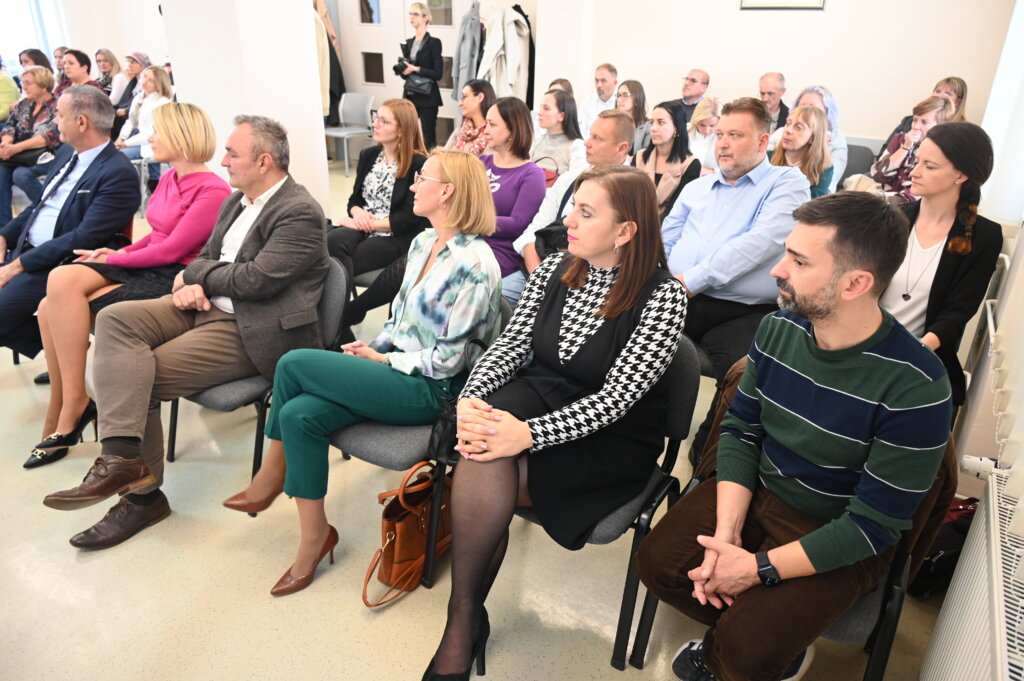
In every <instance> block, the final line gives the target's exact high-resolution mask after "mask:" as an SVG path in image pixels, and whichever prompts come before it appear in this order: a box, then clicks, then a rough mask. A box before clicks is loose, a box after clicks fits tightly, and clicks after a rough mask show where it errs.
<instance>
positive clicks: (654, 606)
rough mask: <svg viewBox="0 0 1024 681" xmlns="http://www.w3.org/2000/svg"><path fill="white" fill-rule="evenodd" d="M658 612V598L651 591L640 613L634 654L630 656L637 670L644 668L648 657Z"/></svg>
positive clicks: (634, 640) (630, 660)
mask: <svg viewBox="0 0 1024 681" xmlns="http://www.w3.org/2000/svg"><path fill="white" fill-rule="evenodd" d="M657 612H658V597H657V596H655V595H654V594H653V593H651V592H650V591H648V592H647V595H646V596H645V597H644V607H643V610H641V611H640V622H639V623H638V624H637V625H636V637H635V638H634V639H633V652H631V653H630V655H629V664H630V665H631V666H633V667H636V668H637V669H643V668H644V658H645V657H646V656H647V644H648V643H649V642H650V640H651V629H652V628H653V627H654V615H655V614H656V613H657Z"/></svg>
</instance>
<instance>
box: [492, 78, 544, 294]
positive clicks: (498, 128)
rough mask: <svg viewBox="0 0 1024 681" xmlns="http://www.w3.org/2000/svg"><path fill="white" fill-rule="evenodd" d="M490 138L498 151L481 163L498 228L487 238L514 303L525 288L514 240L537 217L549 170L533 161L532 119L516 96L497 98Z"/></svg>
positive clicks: (504, 285) (524, 279)
mask: <svg viewBox="0 0 1024 681" xmlns="http://www.w3.org/2000/svg"><path fill="white" fill-rule="evenodd" d="M487 137H488V147H489V148H490V150H491V151H492V152H494V153H493V154H492V155H485V156H481V157H480V160H481V161H483V163H484V167H485V168H487V179H488V180H490V183H491V196H492V197H494V208H495V210H496V212H497V213H498V229H497V231H496V232H495V233H494V234H493V235H492V236H489V237H485V239H486V241H487V243H489V244H490V246H491V250H492V251H494V256H495V257H496V258H497V259H498V264H499V265H501V277H502V279H501V294H502V295H503V296H505V298H506V299H508V301H509V302H510V303H512V304H513V305H515V304H516V303H517V302H519V297H520V296H521V295H522V293H523V287H524V286H525V285H526V274H525V272H524V270H523V258H522V257H521V256H520V255H519V254H518V253H516V250H515V248H513V247H512V242H513V241H515V240H516V238H517V237H519V235H520V234H522V233H523V231H524V230H525V229H526V228H527V226H529V224H530V222H531V221H532V220H533V217H534V216H535V215H536V214H537V211H538V210H539V209H540V204H541V202H543V201H544V192H545V190H546V189H547V185H546V184H545V183H544V171H543V170H541V169H540V167H539V166H537V164H535V163H532V162H530V147H532V146H533V121H532V119H531V118H530V110H529V109H528V108H527V106H526V104H524V103H523V102H522V101H521V100H519V99H516V98H515V97H502V98H501V99H499V100H497V101H496V102H495V103H494V106H492V107H491V108H490V110H489V111H488V112H487Z"/></svg>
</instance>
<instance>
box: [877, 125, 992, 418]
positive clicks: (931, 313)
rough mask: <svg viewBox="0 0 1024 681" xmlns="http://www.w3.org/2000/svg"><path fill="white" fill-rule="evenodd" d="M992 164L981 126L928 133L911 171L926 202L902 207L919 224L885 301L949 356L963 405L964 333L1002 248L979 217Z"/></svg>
mask: <svg viewBox="0 0 1024 681" xmlns="http://www.w3.org/2000/svg"><path fill="white" fill-rule="evenodd" d="M992 165H993V152H992V140H990V139H989V137H988V135H987V134H986V133H985V131H984V130H982V129H981V128H980V127H978V126H977V125H974V124H973V123H944V124H941V125H937V126H935V127H934V128H932V129H931V130H929V131H928V135H927V137H925V138H924V140H922V141H921V144H920V147H919V149H918V163H917V165H916V166H915V167H914V170H913V171H912V172H911V173H910V182H911V186H910V191H911V192H913V194H914V196H915V197H918V198H920V201H915V202H913V203H909V204H905V205H903V210H904V212H905V213H906V215H907V218H909V220H910V224H911V227H912V228H911V230H910V242H909V244H908V245H907V255H906V257H905V258H904V260H903V264H902V265H900V269H899V270H897V271H896V274H895V275H894V276H893V278H892V282H891V283H890V284H889V288H888V289H887V290H886V292H885V293H884V294H883V295H882V298H881V300H880V301H879V302H880V303H881V305H882V307H884V308H885V309H887V310H889V312H891V313H892V315H893V316H894V317H895V318H896V319H897V321H899V322H900V323H901V324H903V326H905V327H906V328H907V329H908V330H909V331H910V332H911V333H912V334H914V335H915V336H917V337H918V338H920V339H921V342H922V343H924V344H925V345H927V346H928V347H930V348H931V349H932V350H934V351H935V354H937V355H938V356H939V358H940V359H941V360H942V363H943V364H944V365H945V367H946V371H948V372H949V382H950V384H951V386H952V389H953V402H954V404H956V405H957V406H959V405H961V404H963V402H964V393H965V390H966V384H965V381H964V372H963V368H962V367H961V366H960V360H959V359H958V358H957V350H958V349H959V348H960V338H961V336H963V333H964V327H965V326H966V325H967V321H968V320H969V319H970V318H971V317H973V316H974V313H975V312H977V311H978V306H979V305H981V301H982V298H984V296H985V291H986V289H987V288H988V282H989V279H990V278H991V277H992V273H993V272H994V271H995V267H996V259H997V258H998V257H999V252H1000V250H1001V249H1002V246H1003V233H1002V229H1001V228H1000V227H999V225H998V224H996V223H995V222H992V221H991V220H988V219H986V218H983V217H981V216H980V215H978V202H979V201H980V200H981V185H983V184H984V183H985V181H986V180H987V179H988V177H989V175H990V174H991V173H992Z"/></svg>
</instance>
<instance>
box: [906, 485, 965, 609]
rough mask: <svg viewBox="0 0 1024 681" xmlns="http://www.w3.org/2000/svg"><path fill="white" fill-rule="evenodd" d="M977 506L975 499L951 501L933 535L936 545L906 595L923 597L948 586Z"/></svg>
mask: <svg viewBox="0 0 1024 681" xmlns="http://www.w3.org/2000/svg"><path fill="white" fill-rule="evenodd" d="M977 507H978V500H977V499H975V498H973V497H971V498H968V499H953V503H951V504H950V505H949V510H948V511H947V512H946V519H945V521H944V522H943V523H942V527H940V528H939V532H938V534H936V535H935V542H934V543H933V544H932V547H931V549H930V550H929V551H928V555H927V556H925V559H924V562H923V563H922V564H921V570H920V571H919V572H918V573H917V577H915V578H914V581H913V582H911V583H910V586H908V587H907V593H908V594H910V595H911V596H914V597H916V598H924V597H925V596H928V595H930V594H933V593H939V592H940V591H945V590H946V589H947V588H948V587H949V583H950V582H951V581H952V580H953V572H955V571H956V564H957V562H959V560H960V553H961V552H962V551H963V548H964V541H965V540H966V539H967V531H968V530H969V529H971V520H973V519H974V511H975V509H977Z"/></svg>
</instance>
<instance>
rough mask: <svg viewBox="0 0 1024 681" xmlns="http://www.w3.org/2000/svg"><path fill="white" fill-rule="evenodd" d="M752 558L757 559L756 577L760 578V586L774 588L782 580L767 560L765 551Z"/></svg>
mask: <svg viewBox="0 0 1024 681" xmlns="http://www.w3.org/2000/svg"><path fill="white" fill-rule="evenodd" d="M754 557H755V558H756V559H757V576H758V577H760V578H761V583H762V584H764V585H765V586H776V585H777V584H779V583H781V582H782V578H781V577H779V571H778V570H776V569H775V566H774V565H772V562H771V561H770V560H768V552H767V551H758V552H757V553H756V554H754Z"/></svg>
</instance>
